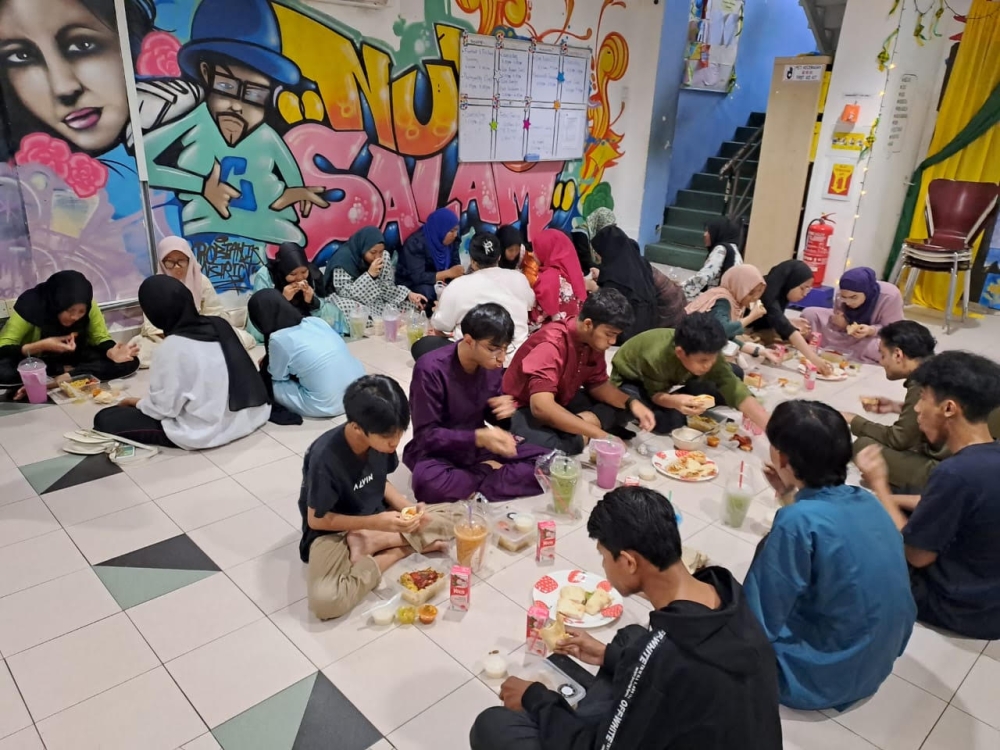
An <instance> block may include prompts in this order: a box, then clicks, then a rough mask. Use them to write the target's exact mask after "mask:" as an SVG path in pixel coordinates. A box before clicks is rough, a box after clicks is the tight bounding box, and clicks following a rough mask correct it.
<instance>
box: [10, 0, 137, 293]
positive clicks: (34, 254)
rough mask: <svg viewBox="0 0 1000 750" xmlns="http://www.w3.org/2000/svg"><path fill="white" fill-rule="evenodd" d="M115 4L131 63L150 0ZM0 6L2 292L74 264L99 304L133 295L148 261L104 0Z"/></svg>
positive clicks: (113, 35)
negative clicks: (0, 53)
mask: <svg viewBox="0 0 1000 750" xmlns="http://www.w3.org/2000/svg"><path fill="white" fill-rule="evenodd" d="M125 7H126V9H127V10H128V14H129V15H128V27H129V32H130V37H131V39H130V42H131V45H132V49H133V53H134V59H133V63H135V64H137V63H138V62H139V55H140V54H141V53H142V50H143V45H144V43H145V40H146V39H147V37H148V35H149V34H150V33H151V32H152V31H153V28H154V23H155V8H154V6H153V5H152V3H150V2H146V1H143V0H126V1H125ZM2 9H3V13H0V46H2V47H3V49H4V58H5V61H6V62H5V63H4V64H3V66H2V68H0V118H2V119H3V126H4V127H3V128H2V130H3V131H4V134H5V137H4V139H3V141H2V142H0V150H2V151H3V153H2V155H0V205H2V206H3V207H4V211H3V213H2V214H0V216H2V219H0V296H2V297H3V298H6V299H10V298H12V297H17V296H18V295H19V294H20V293H21V292H23V291H25V290H26V289H29V288H31V287H33V286H35V285H36V284H38V283H40V282H42V281H44V280H45V279H46V278H48V277H49V276H50V275H51V274H53V273H54V272H56V271H60V270H76V271H80V272H82V273H83V274H84V275H86V276H87V278H88V279H90V281H91V283H92V284H93V287H94V298H95V300H96V301H97V302H98V303H106V302H113V301H117V300H131V299H135V297H136V292H137V290H138V288H139V284H140V283H141V282H142V279H144V278H145V277H146V276H148V275H149V274H150V273H151V271H152V263H151V259H150V248H149V241H148V229H147V226H146V219H145V209H144V206H143V201H142V193H141V187H140V183H139V178H138V172H137V168H136V161H135V155H134V152H133V149H132V139H131V123H130V119H129V106H128V94H127V90H126V83H125V74H124V70H123V66H122V58H121V46H120V44H119V40H118V32H117V18H116V16H115V9H114V3H112V2H93V1H92V0H57V2H54V3H52V2H37V0H7V2H5V3H3V5H2ZM54 19H58V23H55V22H54ZM55 70H58V71H59V75H58V76H56V75H55V74H54V73H53V72H52V71H55Z"/></svg>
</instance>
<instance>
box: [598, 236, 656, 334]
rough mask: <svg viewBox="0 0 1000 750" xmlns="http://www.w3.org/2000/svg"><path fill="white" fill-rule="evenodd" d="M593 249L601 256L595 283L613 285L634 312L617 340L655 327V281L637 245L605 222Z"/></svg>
mask: <svg viewBox="0 0 1000 750" xmlns="http://www.w3.org/2000/svg"><path fill="white" fill-rule="evenodd" d="M594 250H595V251H596V252H597V254H598V255H600V256H601V273H600V275H599V276H598V277H597V283H598V284H599V285H600V287H601V288H602V289H604V288H611V289H617V290H618V291H619V292H621V293H622V294H624V295H625V298H626V299H627V300H628V301H629V304H630V305H631V306H632V312H633V313H634V314H635V322H634V323H633V324H632V327H631V328H629V329H628V330H627V331H625V332H623V333H622V334H621V335H620V336H619V337H618V341H619V343H620V344H624V343H625V342H626V341H628V340H629V339H630V338H632V337H633V336H635V335H636V334H639V333H643V332H644V331H648V330H649V329H650V328H656V327H657V325H656V324H657V317H658V316H657V299H656V285H655V284H654V283H653V269H652V267H651V266H650V265H649V261H647V260H646V259H645V258H643V257H642V255H641V254H640V252H639V245H638V244H636V243H635V242H634V241H633V240H631V239H630V238H629V236H628V235H627V234H625V232H623V231H622V230H621V229H619V228H618V227H617V226H614V225H612V226H608V227H605V228H604V229H602V230H601V231H600V232H598V233H597V236H596V237H594Z"/></svg>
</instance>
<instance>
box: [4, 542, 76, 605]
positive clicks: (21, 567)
mask: <svg viewBox="0 0 1000 750" xmlns="http://www.w3.org/2000/svg"><path fill="white" fill-rule="evenodd" d="M85 567H87V561H86V560H84V558H83V555H81V554H80V551H79V550H78V549H77V548H76V545H75V544H73V541H72V540H71V539H70V538H69V536H67V535H66V532H65V531H53V532H52V533H51V534H45V535H44V536H39V537H35V538H34V539H29V540H28V541H26V542H21V543H20V544H12V545H10V546H9V547H2V548H0V596H6V595H7V594H12V593H14V592H15V591H21V590H22V589H26V588H29V587H30V586H36V585H37V584H39V583H44V582H45V581H51V580H52V579H53V578H59V577H60V576H64V575H66V574H67V573H72V572H73V571H75V570H80V569H81V568H85Z"/></svg>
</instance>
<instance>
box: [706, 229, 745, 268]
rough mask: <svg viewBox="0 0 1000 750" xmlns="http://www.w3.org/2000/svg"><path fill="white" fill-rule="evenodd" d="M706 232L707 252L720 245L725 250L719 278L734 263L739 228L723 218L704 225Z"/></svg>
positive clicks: (738, 239)
mask: <svg viewBox="0 0 1000 750" xmlns="http://www.w3.org/2000/svg"><path fill="white" fill-rule="evenodd" d="M705 231H706V232H708V242H709V248H708V249H709V252H711V251H712V250H714V249H715V248H717V247H718V246H719V245H722V246H723V247H724V248H725V249H726V258H725V260H723V261H722V271H721V272H720V274H719V276H720V278H721V276H722V274H724V273H725V272H726V271H728V270H729V269H730V268H732V267H733V265H734V264H735V262H736V253H737V248H739V246H740V240H741V239H742V237H741V236H740V234H741V233H740V227H739V225H738V224H736V223H735V222H733V221H730V220H729V219H728V218H727V217H725V216H720V217H719V218H718V219H712V220H711V221H710V222H708V224H706V225H705Z"/></svg>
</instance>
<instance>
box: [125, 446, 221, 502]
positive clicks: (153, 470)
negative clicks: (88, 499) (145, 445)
mask: <svg viewBox="0 0 1000 750" xmlns="http://www.w3.org/2000/svg"><path fill="white" fill-rule="evenodd" d="M125 471H126V472H127V473H128V474H129V475H130V476H131V477H132V479H134V480H135V483H136V484H138V485H139V486H140V487H142V489H143V491H144V492H145V493H146V494H147V495H149V496H150V497H151V498H153V499H154V500H158V499H159V498H161V497H166V496H167V495H173V494H174V493H175V492H181V491H182V490H186V489H190V488H191V487H198V486H199V485H202V484H207V483H208V482H214V481H215V480H216V479H222V478H223V477H225V476H226V473H225V472H224V471H223V470H222V469H220V468H219V467H218V466H216V465H215V464H213V463H212V462H211V461H209V460H208V459H207V458H205V457H204V456H203V455H201V454H200V453H185V454H183V455H180V456H173V457H171V458H169V459H167V460H165V461H157V462H155V463H150V462H147V463H142V464H136V465H135V466H130V467H129V468H127V469H126V470H125Z"/></svg>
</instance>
